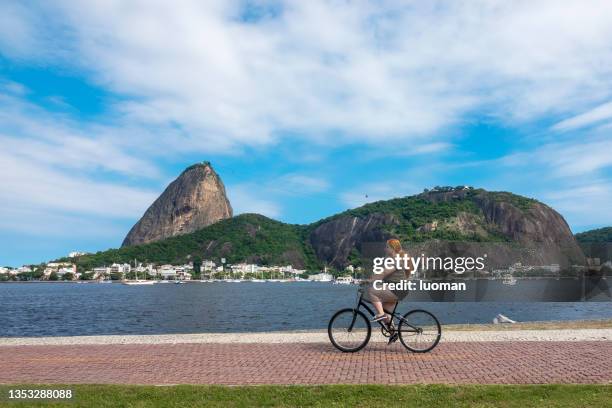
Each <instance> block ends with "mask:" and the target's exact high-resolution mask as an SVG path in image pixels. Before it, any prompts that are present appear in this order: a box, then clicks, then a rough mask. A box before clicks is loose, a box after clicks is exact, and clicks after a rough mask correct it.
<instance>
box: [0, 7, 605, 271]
mask: <svg viewBox="0 0 612 408" xmlns="http://www.w3.org/2000/svg"><path fill="white" fill-rule="evenodd" d="M171 3H172V4H171ZM202 3H205V4H202ZM458 3H459V2H450V1H449V2H418V1H415V2H394V1H390V2H387V1H383V2H366V1H358V2H340V1H329V2H328V1H308V2H281V1H272V2H267V1H219V2H216V1H209V2H208V1H207V2H199V1H184V2H180V3H179V4H177V3H174V2H150V1H133V2H114V1H83V2H78V3H77V2H68V1H51V2H39V3H34V5H28V7H27V8H26V7H25V6H24V5H22V4H20V3H19V2H12V1H5V2H2V3H1V4H0V179H1V184H0V186H1V188H0V264H2V265H20V264H23V263H34V262H40V261H44V260H48V259H52V258H55V257H59V256H62V255H65V254H67V253H68V252H70V251H74V250H80V251H96V250H102V249H106V248H109V247H117V246H119V245H120V243H121V241H122V239H123V238H124V236H125V234H126V233H127V231H128V230H129V228H130V227H131V225H132V224H133V223H134V222H136V220H137V219H138V218H139V217H140V215H142V213H143V212H144V211H145V209H146V208H147V207H148V205H149V204H150V203H151V202H152V201H153V200H154V199H155V198H156V197H157V196H158V195H159V194H160V193H161V191H163V189H164V188H165V186H166V185H167V184H168V183H169V182H170V181H171V180H172V179H173V178H175V177H176V176H177V175H178V174H179V173H180V172H181V171H182V169H183V168H185V167H186V166H188V165H190V164H192V163H194V162H198V161H203V160H209V161H211V162H212V163H213V166H214V167H215V169H216V170H217V172H218V173H219V174H220V175H221V177H222V178H223V180H224V182H225V185H226V189H227V191H228V193H229V196H230V200H231V202H232V205H233V207H234V209H235V211H236V213H241V212H258V213H262V214H265V215H268V216H271V217H274V218H276V219H280V220H282V221H286V222H291V223H307V222H312V221H314V220H317V219H319V218H321V217H325V216H328V215H330V214H333V213H335V212H338V211H342V210H344V209H347V208H351V207H355V206H358V205H362V204H364V203H365V202H368V201H374V200H378V199H386V198H392V197H398V196H404V195H410V194H414V193H418V192H420V191H422V190H423V188H426V187H431V186H434V185H458V184H469V185H473V186H477V187H484V188H487V189H491V190H507V191H512V192H515V193H519V194H523V195H526V196H530V197H535V198H537V199H539V200H541V201H543V202H545V203H547V204H549V205H551V206H552V207H554V208H555V209H557V210H558V211H559V212H560V213H561V214H562V215H563V216H564V217H565V218H566V220H567V221H568V223H569V224H570V226H571V228H572V230H573V231H575V232H578V231H583V230H585V229H590V228H593V227H601V226H608V225H612V211H610V210H611V206H610V204H609V203H610V202H611V200H612V188H611V181H612V170H611V167H612V137H611V136H610V132H611V131H612V47H611V45H612V10H605V8H606V7H607V8H612V5H611V4H608V3H597V4H596V3H595V2H593V3H592V4H589V2H584V1H576V2H572V1H569V2H566V3H563V4H562V5H561V4H560V3H559V2H555V1H540V2H537V3H535V2H527V1H525V2H523V1H518V2H512V3H511V4H510V3H509V2H501V1H500V2H497V1H475V2H470V3H469V4H458ZM366 196H367V197H366Z"/></svg>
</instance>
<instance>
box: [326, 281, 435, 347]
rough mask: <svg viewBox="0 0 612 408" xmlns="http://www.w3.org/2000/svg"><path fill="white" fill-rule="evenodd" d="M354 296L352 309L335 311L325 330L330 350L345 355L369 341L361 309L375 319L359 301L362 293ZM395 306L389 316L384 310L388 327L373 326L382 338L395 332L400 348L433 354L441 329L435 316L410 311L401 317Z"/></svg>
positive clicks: (369, 328) (368, 324)
mask: <svg viewBox="0 0 612 408" xmlns="http://www.w3.org/2000/svg"><path fill="white" fill-rule="evenodd" d="M357 293H358V295H359V296H358V297H357V302H356V306H355V307H354V308H346V309H341V310H339V311H337V312H336V313H335V314H334V315H333V316H332V318H331V319H330V321H329V325H328V326H327V334H328V335H329V340H330V341H331V343H332V344H333V345H334V347H336V348H337V349H338V350H340V351H342V352H345V353H355V352H357V351H359V350H361V349H362V348H364V347H365V346H366V345H367V344H368V342H369V341H370V337H371V335H372V323H371V322H370V320H371V319H369V318H367V317H366V315H365V313H363V312H362V311H361V308H363V309H365V310H366V311H367V312H368V313H369V314H370V315H371V317H372V318H373V317H374V316H376V313H375V312H374V311H373V310H372V309H371V308H370V307H369V306H368V305H367V304H366V303H365V302H366V301H364V299H363V295H364V290H363V289H362V288H360V290H359V291H358V292H357ZM397 305H398V303H396V304H395V307H394V308H393V311H391V312H390V311H388V310H385V313H387V314H389V315H390V316H391V324H390V325H389V324H387V323H385V322H383V321H378V322H377V323H378V324H379V325H380V330H381V332H382V334H383V336H385V337H390V336H392V335H393V334H394V333H395V332H397V334H398V337H399V340H400V342H401V343H402V345H403V346H404V347H405V348H406V349H408V350H410V351H412V352H413V353H427V352H429V351H431V350H433V349H434V348H435V347H436V346H437V345H438V343H439V342H440V337H441V336H442V328H441V327H440V322H439V321H438V319H437V318H436V316H434V315H433V314H432V313H430V312H428V311H426V310H422V309H414V310H410V311H408V312H407V313H406V314H404V315H403V316H401V315H400V314H399V313H396V310H397ZM394 319H397V322H398V324H397V325H394V324H393V320H394ZM396 327H397V328H396Z"/></svg>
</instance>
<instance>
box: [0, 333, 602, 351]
mask: <svg viewBox="0 0 612 408" xmlns="http://www.w3.org/2000/svg"><path fill="white" fill-rule="evenodd" d="M371 341H373V342H380V341H386V339H385V338H384V337H383V336H382V335H381V334H380V332H378V331H377V332H373V333H372V339H371ZM442 341H443V342H499V341H612V329H573V330H572V329H569V330H568V329H563V330H558V329H550V330H499V331H496V330H471V331H466V330H446V331H443V333H442ZM326 342H329V339H328V337H327V332H326V331H300V332H267V333H199V334H161V335H111V336H73V337H19V338H10V337H4V338H0V347H2V346H35V345H45V346H49V345H76V344H83V345H94V344H98V345H108V344H181V343H196V344H197V343H204V344H211V343H212V344H236V343H265V344H275V343H326Z"/></svg>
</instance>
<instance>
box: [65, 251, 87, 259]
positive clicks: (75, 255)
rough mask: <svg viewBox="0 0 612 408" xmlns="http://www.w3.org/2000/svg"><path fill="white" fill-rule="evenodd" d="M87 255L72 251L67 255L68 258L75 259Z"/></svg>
mask: <svg viewBox="0 0 612 408" xmlns="http://www.w3.org/2000/svg"><path fill="white" fill-rule="evenodd" d="M83 255H87V252H79V251H73V252H70V253H69V254H68V258H76V257H77V256H83Z"/></svg>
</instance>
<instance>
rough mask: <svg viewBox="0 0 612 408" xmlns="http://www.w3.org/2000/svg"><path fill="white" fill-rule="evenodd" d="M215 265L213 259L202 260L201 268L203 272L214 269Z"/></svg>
mask: <svg viewBox="0 0 612 408" xmlns="http://www.w3.org/2000/svg"><path fill="white" fill-rule="evenodd" d="M216 266H217V265H216V264H215V263H214V262H213V261H208V260H204V261H203V262H202V270H203V271H204V272H210V271H213V270H214V269H215V267H216Z"/></svg>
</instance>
